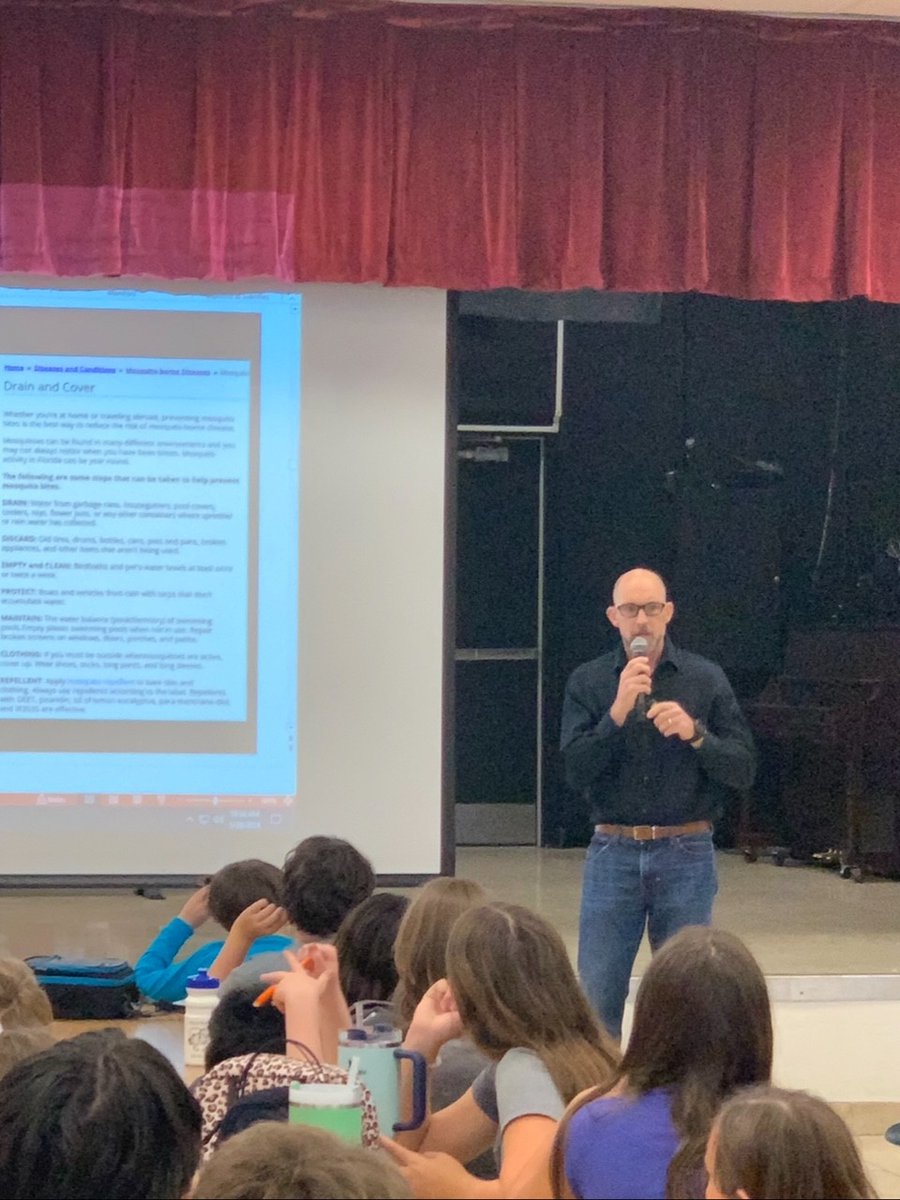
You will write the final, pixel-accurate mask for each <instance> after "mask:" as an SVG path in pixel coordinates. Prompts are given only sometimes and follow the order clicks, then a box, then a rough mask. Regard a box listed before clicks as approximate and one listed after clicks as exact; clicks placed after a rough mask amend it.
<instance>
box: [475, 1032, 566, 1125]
mask: <svg viewBox="0 0 900 1200" xmlns="http://www.w3.org/2000/svg"><path fill="white" fill-rule="evenodd" d="M472 1096H473V1097H474V1100H475V1103H476V1104H477V1105H478V1107H479V1108H480V1109H481V1111H482V1112H483V1113H484V1115H485V1116H486V1117H487V1118H488V1120H490V1121H493V1122H495V1124H496V1125H497V1127H498V1131H499V1136H500V1138H502V1137H503V1131H504V1129H505V1128H506V1126H507V1125H509V1124H510V1122H511V1121H515V1119H516V1118H517V1117H550V1119H551V1120H553V1121H558V1120H559V1119H560V1118H561V1117H562V1115H563V1113H564V1112H565V1109H566V1106H565V1104H564V1102H563V1098H562V1096H560V1094H559V1092H558V1090H557V1087H556V1084H555V1083H554V1082H553V1080H552V1078H551V1076H550V1072H549V1071H548V1070H547V1068H546V1067H545V1066H544V1064H543V1063H542V1062H541V1060H540V1058H538V1056H537V1055H536V1054H535V1052H534V1051H533V1050H521V1049H514V1050H507V1052H506V1053H505V1054H504V1055H503V1057H502V1058H501V1059H500V1061H499V1062H498V1063H492V1064H491V1066H489V1067H486V1068H485V1069H484V1070H483V1071H482V1072H481V1074H480V1075H479V1076H478V1078H477V1079H476V1080H475V1082H474V1083H473V1084H472Z"/></svg>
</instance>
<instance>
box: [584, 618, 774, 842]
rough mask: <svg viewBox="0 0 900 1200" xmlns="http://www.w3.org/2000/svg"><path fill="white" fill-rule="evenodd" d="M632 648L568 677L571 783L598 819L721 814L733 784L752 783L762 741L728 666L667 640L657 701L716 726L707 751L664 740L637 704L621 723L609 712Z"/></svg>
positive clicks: (679, 820) (638, 821) (650, 820)
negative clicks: (749, 723)
mask: <svg viewBox="0 0 900 1200" xmlns="http://www.w3.org/2000/svg"><path fill="white" fill-rule="evenodd" d="M625 662H626V659H625V651H624V648H623V647H621V646H620V647H619V648H618V650H614V651H611V652H610V653H609V654H604V655H601V657H600V658H595V659H593V660H592V661H591V662H587V663H583V664H582V666H580V667H578V668H576V670H575V671H574V672H573V673H572V675H571V676H570V678H569V682H568V683H567V684H566V694H565V701H564V703H563V714H562V736H561V747H562V753H563V759H564V761H565V767H566V780H567V782H568V783H569V786H570V787H572V788H573V789H575V790H576V791H578V792H581V793H587V794H588V795H589V797H590V800H591V819H592V820H593V821H594V823H595V824H596V823H604V824H617V825H681V824H683V823H686V822H688V821H701V820H713V819H714V818H715V817H716V816H717V815H718V813H719V812H720V811H721V808H722V803H723V801H724V800H725V798H726V797H727V795H728V793H729V791H731V790H732V789H737V790H744V789H746V788H749V787H750V785H751V783H752V782H753V776H754V772H755V769H756V760H755V755H754V751H753V739H752V737H751V735H750V730H749V728H748V727H747V722H746V721H745V720H744V716H743V714H742V712H741V710H740V708H739V706H738V702H737V700H736V698H735V695H734V692H733V691H732V690H731V685H730V684H729V682H728V680H727V679H726V678H725V673H724V671H723V670H722V669H721V667H717V666H716V664H715V663H713V662H710V661H709V659H706V658H701V657H700V655H699V654H690V653H689V652H688V651H686V650H679V649H678V648H677V647H676V646H675V645H673V644H672V642H671V641H669V639H668V638H667V639H666V643H665V647H664V650H663V654H662V657H661V659H660V661H659V664H658V665H657V668H656V671H655V672H654V675H653V693H652V695H651V697H650V698H649V699H648V705H647V706H648V708H649V706H650V704H652V703H653V701H655V700H676V701H677V702H678V703H679V704H680V705H681V707H682V708H683V709H684V710H685V712H687V713H689V714H690V715H691V716H692V717H694V718H695V719H696V720H699V721H701V722H702V723H703V724H704V725H705V726H706V727H707V730H708V731H709V732H708V733H707V735H706V737H705V739H704V741H703V744H702V745H701V746H700V748H699V749H697V750H694V749H692V748H691V746H690V744H689V743H688V742H683V741H682V740H681V738H678V737H671V738H664V737H663V736H662V734H660V733H658V732H657V729H656V727H655V726H654V724H653V722H652V721H648V720H647V718H646V717H643V716H640V715H638V714H637V713H636V712H635V711H634V710H632V712H631V713H629V715H628V719H627V720H626V722H625V724H624V725H622V726H621V727H619V726H617V725H616V723H615V721H613V719H612V718H611V717H610V715H609V710H610V707H611V706H612V704H613V701H614V700H615V698H616V692H617V691H618V687H619V673H620V672H621V670H622V668H623V666H624V665H625Z"/></svg>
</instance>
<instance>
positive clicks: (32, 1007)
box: [0, 958, 53, 1030]
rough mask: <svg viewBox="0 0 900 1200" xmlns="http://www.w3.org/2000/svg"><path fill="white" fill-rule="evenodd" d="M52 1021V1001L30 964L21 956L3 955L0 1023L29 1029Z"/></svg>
mask: <svg viewBox="0 0 900 1200" xmlns="http://www.w3.org/2000/svg"><path fill="white" fill-rule="evenodd" d="M52 1021H53V1010H52V1009H51V1007H50V1001H49V1000H48V999H47V994H46V992H44V991H43V990H42V989H41V986H40V984H39V983H38V981H37V980H36V979H35V977H34V972H33V971H32V970H31V968H30V967H29V966H28V964H27V963H24V962H22V960H21V959H20V958H0V1026H2V1028H3V1029H4V1030H11V1029H29V1028H34V1027H35V1026H41V1025H49V1024H51V1022H52Z"/></svg>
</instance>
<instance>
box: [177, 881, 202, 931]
mask: <svg viewBox="0 0 900 1200" xmlns="http://www.w3.org/2000/svg"><path fill="white" fill-rule="evenodd" d="M178 915H179V917H181V919H182V921H186V922H187V924H188V925H190V926H191V928H192V929H199V928H200V926H201V925H202V924H203V923H204V921H208V920H209V884H206V886H205V887H202V888H198V889H197V891H196V892H194V894H193V896H188V898H187V900H186V901H185V903H184V907H183V908H182V910H181V912H180V913H179V914H178Z"/></svg>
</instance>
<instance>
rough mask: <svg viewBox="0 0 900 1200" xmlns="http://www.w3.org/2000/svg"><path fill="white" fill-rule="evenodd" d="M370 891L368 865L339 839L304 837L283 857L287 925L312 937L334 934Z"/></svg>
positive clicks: (372, 880) (372, 886) (371, 881)
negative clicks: (289, 924)
mask: <svg viewBox="0 0 900 1200" xmlns="http://www.w3.org/2000/svg"><path fill="white" fill-rule="evenodd" d="M374 890H375V873H374V872H373V870H372V864H371V863H370V862H369V860H368V859H367V858H364V857H363V856H362V855H361V854H360V852H359V851H358V850H357V849H356V848H355V847H354V846H351V845H350V843H349V842H345V841H344V840H343V839H342V838H334V837H309V838H306V839H305V841H302V842H301V843H300V845H299V846H297V847H295V849H294V850H292V851H291V853H290V854H289V855H288V857H287V859H286V860H285V864H284V895H283V899H282V904H283V906H284V908H285V909H286V910H287V914H288V918H289V919H290V922H291V924H292V925H294V926H295V928H297V929H299V930H301V931H302V932H303V933H308V934H311V935H312V936H313V937H316V938H330V937H334V935H335V934H336V933H337V931H338V929H339V928H340V924H341V922H342V921H343V920H344V918H345V917H346V916H347V914H348V913H349V912H350V911H351V910H352V909H354V908H356V906H357V904H362V902H363V900H365V899H366V898H367V897H368V896H371V895H372V893H373V892H374Z"/></svg>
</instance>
